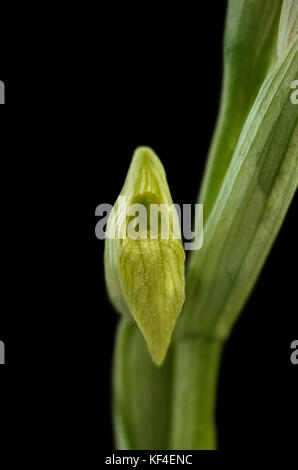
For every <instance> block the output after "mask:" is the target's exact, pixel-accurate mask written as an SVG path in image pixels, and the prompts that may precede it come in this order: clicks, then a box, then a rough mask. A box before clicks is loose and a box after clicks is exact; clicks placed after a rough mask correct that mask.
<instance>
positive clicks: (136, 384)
mask: <svg viewBox="0 0 298 470" xmlns="http://www.w3.org/2000/svg"><path fill="white" fill-rule="evenodd" d="M171 365H172V355H171V351H168V354H167V357H166V360H165V361H164V363H163V365H162V366H160V367H158V366H156V365H155V364H154V363H153V361H152V358H151V356H150V353H149V352H148V348H147V346H146V343H145V341H144V338H143V336H142V334H141V332H140V331H139V329H138V327H137V326H136V324H135V322H133V321H131V320H130V319H128V318H125V317H124V318H121V321H120V323H119V325H118V329H117V337H116V344H115V353H114V364H113V395H114V396H113V416H114V431H115V441H116V442H115V444H116V448H117V449H135V450H140V449H168V448H169V440H168V432H169V423H170V420H171V418H170V411H171V410H170V406H171V386H170V383H171Z"/></svg>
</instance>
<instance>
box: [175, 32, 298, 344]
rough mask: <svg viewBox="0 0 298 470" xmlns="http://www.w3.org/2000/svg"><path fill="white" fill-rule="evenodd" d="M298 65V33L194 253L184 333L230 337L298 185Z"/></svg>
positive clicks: (257, 108)
mask: <svg viewBox="0 0 298 470" xmlns="http://www.w3.org/2000/svg"><path fill="white" fill-rule="evenodd" d="M297 73H298V40H296V41H294V43H293V44H292V47H291V48H290V49H287V51H286V53H285V54H284V55H283V56H282V57H281V60H280V61H278V62H277V64H276V66H275V67H274V69H273V70H272V71H271V73H270V74H269V76H268V77H267V78H266V80H265V82H264V84H263V86H262V87H261V89H260V92H259V94H258V97H257V99H256V102H255V104H254V106H253V108H252V110H251V112H250V114H249V116H248V119H247V121H246V123H245V126H244V128H243V131H242V133H241V135H240V138H239V142H238V145H237V148H236V150H235V153H234V156H233V159H232V162H231V164H230V167H229V170H228V172H227V175H226V178H225V180H224V183H223V185H222V188H221V191H220V193H219V195H218V197H217V200H216V202H215V206H214V209H213V211H212V213H211V215H210V217H209V219H208V222H207V225H206V226H205V231H204V245H203V248H202V249H201V250H200V251H199V252H193V253H192V255H191V259H190V264H189V268H188V273H187V289H186V294H187V295H186V302H185V309H184V311H183V315H182V316H181V322H180V323H179V325H178V327H179V334H180V335H185V334H186V333H187V331H188V332H191V333H193V332H194V331H197V332H200V333H204V334H207V335H211V336H213V337H218V338H226V337H227V335H228V334H229V332H230V330H231V327H232V325H233V324H234V321H235V320H236V318H237V317H238V315H239V313H240V311H241V309H242V307H243V305H244V303H245V301H246V299H247V297H248V295H249V293H250V291H251V290H252V287H253V285H254V283H255V282H256V280H257V278H258V275H259V273H260V270H261V268H262V266H263V264H264V262H265V259H266V257H267V255H268V253H269V251H270V249H271V247H272V244H273V242H274V240H275V238H276V236H277V234H278V231H279V228H280V226H281V224H282V222H283V219H284V217H285V215H286V212H287V209H288V207H289V204H290V202H291V200H292V198H293V196H294V193H295V191H296V189H297V185H298V126H297V119H298V107H297V105H294V104H293V103H292V102H291V92H292V90H291V83H292V81H293V80H294V79H295V78H297Z"/></svg>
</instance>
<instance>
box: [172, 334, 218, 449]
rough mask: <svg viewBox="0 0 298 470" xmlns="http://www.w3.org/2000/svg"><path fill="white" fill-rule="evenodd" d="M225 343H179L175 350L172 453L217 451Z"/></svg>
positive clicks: (210, 340)
mask: <svg viewBox="0 0 298 470" xmlns="http://www.w3.org/2000/svg"><path fill="white" fill-rule="evenodd" d="M222 348H223V341H222V340H218V339H213V338H206V337H204V336H193V337H191V336H189V337H185V338H183V339H180V340H178V342H177V344H176V345H175V349H174V359H175V361H174V363H175V365H174V374H173V376H174V381H173V383H172V389H173V398H172V423H171V432H172V434H171V441H170V444H171V445H170V448H171V449H193V450H214V449H216V426H215V410H216V390H217V379H218V372H219V365H220V358H221V353H222Z"/></svg>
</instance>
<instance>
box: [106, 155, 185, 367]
mask: <svg viewBox="0 0 298 470" xmlns="http://www.w3.org/2000/svg"><path fill="white" fill-rule="evenodd" d="M136 213H137V214H138V215H137V216H136ZM184 260H185V255H184V250H183V248H182V243H181V233H180V226H179V220H178V215H177V212H176V209H175V206H174V205H173V201H172V198H171V195H170V191H169V188H168V185H167V181H166V175H165V172H164V169H163V166H162V164H161V163H160V161H159V159H158V157H157V156H156V155H155V154H154V153H153V151H152V150H151V149H149V148H146V147H142V148H138V149H137V150H136V152H135V153H134V156H133V159H132V162H131V165H130V168H129V171H128V174H127V177H126V180H125V183H124V186H123V189H122V191H121V193H120V195H119V197H118V199H117V201H116V203H115V206H114V208H113V210H112V212H111V214H110V216H109V219H108V223H107V231H106V241H105V276H106V284H107V289H108V293H109V297H110V299H111V301H112V303H113V305H114V307H115V308H116V310H117V311H118V312H119V313H122V314H126V315H129V316H131V317H133V319H134V320H135V321H136V323H137V325H138V327H139V329H140V330H141V332H142V334H143V336H144V338H145V340H146V343H147V346H148V349H149V351H150V353H151V355H152V359H153V361H154V362H155V363H156V364H157V365H160V364H161V363H162V361H163V359H164V357H165V354H166V351H167V349H168V346H169V344H170V340H171V335H172V332H173V329H174V326H175V322H176V319H177V317H178V315H179V313H180V311H181V308H182V305H183V302H184Z"/></svg>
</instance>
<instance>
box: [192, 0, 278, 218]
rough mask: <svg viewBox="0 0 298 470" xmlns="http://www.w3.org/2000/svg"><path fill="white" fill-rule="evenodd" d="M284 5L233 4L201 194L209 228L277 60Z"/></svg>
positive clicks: (262, 1) (266, 1) (235, 0)
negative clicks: (245, 129)
mask: <svg viewBox="0 0 298 470" xmlns="http://www.w3.org/2000/svg"><path fill="white" fill-rule="evenodd" d="M281 3H282V2H281V0H274V1H272V0H229V4H228V11H227V19H226V26H225V36H224V77H223V88H222V96H221V104H220V111H219V116H218V120H217V125H216V130H215V134H214V137H213V140H212V144H211V147H210V151H209V154H208V159H207V165H206V170H205V174H204V178H203V182H202V186H201V190H200V194H199V202H200V203H202V204H204V220H205V223H206V221H207V219H208V217H209V215H210V213H211V210H212V208H213V205H214V203H215V200H216V198H217V196H218V194H219V191H220V189H221V186H222V183H223V180H224V177H225V174H226V172H227V170H228V167H229V164H230V161H231V159H232V156H233V153H234V150H235V148H236V145H237V142H238V139H239V136H240V133H241V130H242V127H243V125H244V123H245V120H246V118H247V116H248V113H249V111H250V109H251V107H252V105H253V103H254V100H255V98H256V96H257V93H258V91H259V89H260V86H261V85H262V83H263V81H264V79H265V77H266V75H267V73H268V70H269V69H270V67H271V65H272V63H273V62H275V60H276V56H277V51H276V44H277V30H278V21H279V14H280V9H281Z"/></svg>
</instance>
